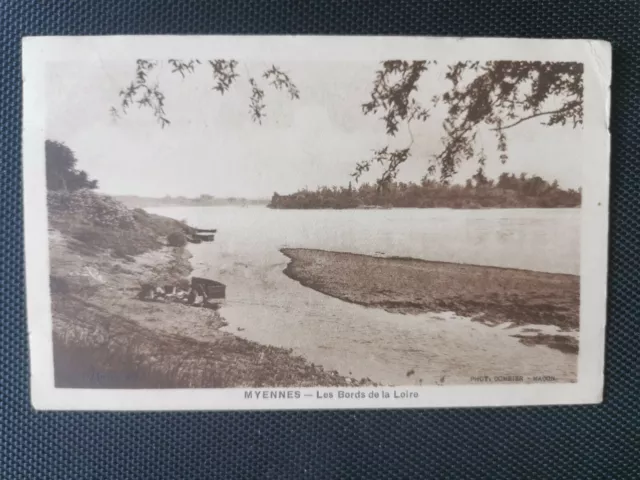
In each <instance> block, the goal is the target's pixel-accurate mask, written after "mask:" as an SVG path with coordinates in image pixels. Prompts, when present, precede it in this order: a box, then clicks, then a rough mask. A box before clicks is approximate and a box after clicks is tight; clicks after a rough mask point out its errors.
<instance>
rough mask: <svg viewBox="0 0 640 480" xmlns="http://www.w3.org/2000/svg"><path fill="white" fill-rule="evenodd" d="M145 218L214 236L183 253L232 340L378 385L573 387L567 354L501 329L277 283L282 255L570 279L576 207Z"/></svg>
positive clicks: (197, 213) (255, 210)
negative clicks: (285, 251) (537, 381)
mask: <svg viewBox="0 0 640 480" xmlns="http://www.w3.org/2000/svg"><path fill="white" fill-rule="evenodd" d="M147 210H148V211H150V212H152V213H157V214H161V215H166V216H169V217H173V218H176V219H179V220H184V221H186V222H187V223H189V224H190V225H193V226H196V227H203V228H217V229H218V233H217V235H216V239H215V242H213V243H203V244H199V245H191V246H190V249H191V251H192V253H193V254H194V258H193V263H194V268H195V272H194V273H195V274H197V275H203V276H208V277H211V278H214V279H217V280H219V281H221V282H223V283H225V284H226V285H227V301H226V304H225V305H224V307H223V308H222V315H223V316H224V317H225V319H226V320H227V321H228V322H229V326H228V327H225V328H226V330H228V331H229V332H231V333H233V334H235V335H239V336H242V337H244V338H247V339H250V340H253V341H257V342H259V343H263V344H271V345H277V346H282V347H287V348H292V349H293V350H294V352H295V353H297V354H301V355H303V356H305V357H306V358H307V359H308V360H309V361H310V362H313V363H316V364H319V365H322V366H323V367H324V368H325V369H328V370H334V369H335V370H337V371H338V372H339V373H341V374H343V375H348V376H353V377H356V378H362V377H368V378H371V379H372V380H374V381H376V382H381V383H385V384H393V385H400V384H405V385H406V384H425V385H426V384H434V383H438V382H442V381H444V382H446V383H447V384H448V383H468V382H469V377H470V376H480V375H490V376H494V375H524V376H526V375H553V376H555V377H556V378H557V379H558V380H559V381H562V380H565V381H571V380H575V375H576V356H575V355H569V354H564V353H561V352H559V351H557V350H552V349H550V348H548V347H545V346H525V345H523V344H522V343H520V342H519V341H518V340H517V339H516V338H513V337H512V336H510V335H511V334H512V333H513V331H507V330H508V329H507V328H506V326H499V327H488V326H486V325H483V324H481V323H478V322H472V321H470V320H469V319H466V318H463V317H458V316H456V315H454V314H452V313H444V314H420V315H402V314H394V313H389V312H386V311H384V310H380V309H373V308H366V307H363V306H360V305H355V304H350V303H347V302H344V301H341V300H339V299H336V298H332V297H329V296H326V295H324V294H322V293H319V292H316V291H314V290H312V289H309V288H306V287H303V286H302V285H300V284H299V283H298V282H296V281H294V280H292V279H290V278H288V277H287V276H286V275H284V273H282V271H283V269H284V268H285V267H286V265H287V262H288V259H287V258H286V257H285V256H284V255H282V254H281V253H280V252H279V250H280V249H281V248H283V247H292V248H318V249H325V250H335V251H343V252H352V253H363V254H370V255H385V256H387V255H388V256H392V255H394V256H395V255H397V256H407V257H414V258H421V259H425V260H437V261H446V262H459V263H469V264H476V265H490V266H499V267H511V268H522V269H528V270H537V271H544V272H554V273H569V274H579V251H580V248H579V238H580V237H579V232H580V210H579V209H503V210H449V209H390V210H304V211H302V210H271V209H268V208H266V207H262V206H250V207H244V208H243V207H158V208H148V209H147ZM552 330H553V329H552ZM547 331H548V329H547ZM408 373H410V375H409V376H407V374H408Z"/></svg>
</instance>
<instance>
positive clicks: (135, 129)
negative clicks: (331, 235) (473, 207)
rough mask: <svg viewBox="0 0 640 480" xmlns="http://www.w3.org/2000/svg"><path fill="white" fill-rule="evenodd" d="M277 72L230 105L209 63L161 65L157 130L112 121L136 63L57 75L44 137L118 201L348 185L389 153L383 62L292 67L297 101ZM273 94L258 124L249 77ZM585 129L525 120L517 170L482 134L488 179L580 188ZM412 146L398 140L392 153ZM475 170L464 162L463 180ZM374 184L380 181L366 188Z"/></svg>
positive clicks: (437, 81) (517, 141)
mask: <svg viewBox="0 0 640 480" xmlns="http://www.w3.org/2000/svg"><path fill="white" fill-rule="evenodd" d="M269 66H270V64H259V63H249V64H244V63H241V64H240V65H239V67H238V69H237V71H238V73H239V74H240V75H241V77H240V78H239V79H238V81H237V83H236V84H235V85H234V86H232V87H231V90H230V91H229V92H227V93H226V94H225V95H224V96H221V95H220V94H219V93H218V92H216V91H213V90H212V89H211V87H212V86H213V80H212V78H211V73H210V68H209V67H208V65H201V66H199V69H198V70H197V71H196V73H194V74H192V75H190V76H187V78H185V79H182V78H181V77H180V76H179V75H177V74H172V73H170V70H171V67H170V65H168V64H167V63H166V62H164V63H162V64H161V65H159V66H158V67H157V69H156V70H155V71H154V72H153V73H152V75H151V76H150V79H151V81H158V82H159V83H160V87H161V90H162V91H163V92H164V93H165V95H166V97H167V99H166V114H167V117H168V118H169V119H170V120H171V122H172V123H171V125H170V126H168V127H166V128H165V129H163V130H162V129H160V126H159V125H158V124H157V123H156V121H155V119H154V118H153V116H152V114H151V112H150V111H149V110H146V109H141V110H138V108H137V107H134V108H132V109H130V113H129V114H128V115H124V116H122V118H121V119H120V120H118V121H114V120H113V119H112V118H111V116H110V115H109V108H110V107H111V106H112V105H114V106H119V101H120V99H119V97H118V92H119V90H120V89H121V88H122V87H124V86H126V85H128V84H129V83H130V82H131V81H132V80H133V78H134V73H135V65H134V64H131V63H129V62H127V63H110V64H107V63H103V64H100V65H99V66H98V67H96V64H95V63H91V64H89V63H86V64H81V63H70V64H59V63H58V64H51V65H49V67H50V68H49V75H48V91H47V102H48V111H47V138H49V139H52V140H57V141H61V142H64V143H66V144H67V145H68V146H69V147H71V148H72V149H73V150H74V151H75V152H76V156H77V157H78V163H79V165H78V166H79V168H81V169H84V170H87V172H88V173H89V175H90V176H91V177H92V178H97V179H98V180H99V183H100V190H101V191H103V192H106V193H110V194H118V195H125V194H127V195H129V194H130V195H140V196H154V197H159V196H164V195H173V196H177V195H184V196H197V195H200V194H210V195H214V196H218V197H228V196H237V197H249V198H257V197H270V196H271V194H272V193H273V192H274V191H277V192H278V193H280V194H286V193H292V192H294V191H296V190H299V189H301V188H304V187H308V188H312V189H313V188H316V187H317V186H321V185H346V184H347V183H348V182H349V179H350V177H349V174H350V173H351V172H353V170H354V166H355V164H356V162H358V161H361V160H363V159H366V158H369V157H370V155H371V151H372V150H373V149H375V148H380V147H382V146H384V145H386V144H387V142H388V138H387V137H386V135H385V131H384V124H383V122H382V121H381V120H379V119H378V118H376V117H375V116H374V117H372V116H364V115H363V114H362V109H361V105H362V103H363V102H366V101H368V100H369V95H370V91H371V85H372V81H373V77H374V72H375V70H376V69H377V64H375V63H370V64H369V63H367V64H365V63H362V64H346V63H327V62H322V63H313V62H309V63H289V64H279V65H278V66H279V67H280V68H281V69H283V70H284V71H286V72H288V73H289V74H290V76H291V78H292V79H293V81H294V82H295V84H296V85H297V87H298V88H299V90H300V100H293V101H291V100H289V98H288V96H287V95H286V94H285V93H283V92H277V91H275V90H274V89H273V88H271V87H269V86H268V85H266V84H265V83H264V80H262V79H261V78H259V77H261V73H262V72H263V71H264V70H265V68H268V67H269ZM439 68H440V69H439V70H432V71H430V72H428V73H427V74H425V76H424V77H423V79H422V81H421V90H420V93H419V98H422V99H423V101H424V102H425V104H427V105H428V103H429V102H428V99H429V98H431V96H432V95H433V94H435V93H442V92H443V91H444V90H445V89H446V87H447V86H448V83H447V82H446V81H445V80H444V79H443V78H442V69H443V68H444V67H439ZM248 75H251V76H254V77H256V79H258V81H261V82H262V84H263V87H264V89H265V93H266V95H265V103H266V114H267V117H266V118H265V119H264V121H263V124H262V125H258V124H255V123H253V122H252V121H251V118H250V115H249V95H250V88H249V86H248V85H247V76H248ZM442 118H443V114H442V112H441V111H434V114H433V117H432V118H431V119H429V120H427V122H426V123H423V124H422V123H421V124H415V125H414V126H413V131H414V137H415V143H414V147H413V154H412V157H411V159H410V160H409V161H408V163H407V164H406V165H405V166H404V168H403V169H402V170H401V174H400V176H399V179H400V180H404V181H409V180H412V181H416V182H418V181H419V180H420V178H421V177H422V175H423V174H424V172H425V171H426V168H427V166H428V164H429V163H428V158H429V156H430V155H432V154H433V153H435V152H437V151H438V148H439V147H440V135H441V133H442V130H441V120H442ZM582 134H583V133H582V131H581V130H580V129H576V130H574V129H572V128H571V127H564V128H562V127H554V128H547V127H543V126H540V125H539V124H538V122H536V121H535V120H534V121H530V122H525V123H523V124H521V125H519V126H518V127H515V128H513V129H510V130H509V140H510V141H509V151H510V160H509V162H508V163H507V164H506V165H501V164H500V163H499V161H498V154H497V152H496V150H495V140H494V138H493V136H492V135H490V134H486V135H481V136H480V141H482V142H483V143H484V145H485V149H486V152H487V154H488V159H489V160H488V162H487V167H486V170H487V173H488V175H489V176H491V177H496V176H497V175H498V174H499V173H501V172H502V171H507V172H514V173H520V172H527V173H531V174H534V173H535V174H538V175H540V176H542V177H543V178H545V179H548V180H549V181H551V180H553V179H557V180H558V181H559V182H560V184H561V185H562V186H564V187H572V188H577V187H578V186H580V177H581V176H580V171H581V162H582V161H583V159H584V158H585V152H584V149H583V147H582V142H581V135H582ZM406 141H407V137H406V132H404V131H403V132H401V134H400V135H399V136H398V138H397V139H395V140H392V143H391V144H392V146H397V147H401V146H404V144H405V143H406ZM476 169H477V164H476V163H475V162H467V164H465V165H464V166H463V167H462V168H461V170H460V172H459V174H458V176H457V177H456V179H455V180H456V181H464V179H466V178H468V177H469V176H470V175H472V174H473V172H474V171H475V170H476ZM363 180H364V181H374V180H375V172H371V173H370V174H368V176H366V177H364V178H363Z"/></svg>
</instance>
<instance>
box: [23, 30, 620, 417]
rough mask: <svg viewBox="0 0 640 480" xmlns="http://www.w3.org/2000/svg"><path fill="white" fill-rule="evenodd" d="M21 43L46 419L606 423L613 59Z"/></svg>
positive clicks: (177, 40) (360, 48)
mask: <svg viewBox="0 0 640 480" xmlns="http://www.w3.org/2000/svg"><path fill="white" fill-rule="evenodd" d="M23 47H24V48H23V50H24V58H23V62H24V63H23V75H24V79H25V83H24V88H25V92H24V94H25V103H24V109H25V111H24V115H25V117H24V118H25V120H24V128H25V135H24V139H23V141H24V155H25V156H24V182H25V223H26V227H25V242H26V265H27V295H28V315H29V327H30V328H29V331H30V347H31V359H32V396H33V401H34V405H36V407H37V408H38V405H41V406H42V408H53V409H173V408H175V409H186V408H194V409H195V408H197V409H202V408H204V409H235V408H238V409H247V408H357V407H358V406H362V407H368V408H372V407H376V408H386V407H388V408H394V407H420V406H465V405H500V404H505V405H507V404H536V403H594V402H598V401H601V395H602V369H603V361H604V355H603V349H604V325H605V313H606V284H607V280H606V262H607V223H608V211H607V210H608V188H609V185H608V175H609V157H608V155H609V143H608V142H609V133H608V115H609V113H608V108H609V107H608V102H609V83H610V48H609V46H608V44H605V43H604V42H590V41H577V40H576V41H560V40H558V41H555V40H548V41H544V40H519V41H511V40H509V41H508V42H506V43H505V41H504V40H500V39H468V40H464V39H462V40H461V39H444V38H443V39H436V38H430V39H425V38H422V39H420V38H389V39H383V38H374V37H371V38H365V37H351V38H345V37H306V38H305V37H270V38H264V37H128V38H127V37H102V38H101V37H78V38H75V39H71V38H62V37H61V38H57V39H37V38H36V39H27V41H25V43H24V44H23ZM74 392H77V393H74ZM476 393H477V395H478V400H473V397H474V395H476ZM216 395H217V396H216ZM171 402H173V403H171Z"/></svg>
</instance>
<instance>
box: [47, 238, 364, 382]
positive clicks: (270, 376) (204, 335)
mask: <svg viewBox="0 0 640 480" xmlns="http://www.w3.org/2000/svg"><path fill="white" fill-rule="evenodd" d="M50 253H51V287H52V293H51V295H52V313H53V341H54V366H55V381H56V386H58V387H61V388H230V387H311V386H327V387H329V386H357V385H371V384H373V382H371V380H369V379H361V380H356V379H352V378H347V377H344V376H341V375H339V374H338V372H335V371H332V372H330V371H325V370H324V369H323V368H322V366H318V365H313V364H311V363H309V362H308V361H307V360H306V359H305V358H303V357H301V356H297V355H294V354H293V353H292V351H291V350H289V349H285V348H279V347H274V346H269V345H262V344H259V343H256V342H252V341H249V340H245V339H242V338H240V337H237V336H235V335H233V334H232V333H228V332H224V331H221V330H220V329H221V328H222V327H224V326H226V325H227V323H226V321H225V320H224V318H223V317H222V316H221V315H220V313H219V312H216V311H213V310H209V309H204V308H197V307H191V306H187V305H182V304H176V303H162V302H149V301H142V300H139V299H137V298H136V293H137V292H138V291H139V288H140V285H141V284H142V283H146V282H156V281H158V282H163V283H170V282H174V281H179V280H180V279H184V278H185V277H187V276H188V275H189V274H190V273H191V271H192V266H191V264H190V257H191V254H190V253H189V252H188V250H186V249H185V248H182V247H180V248H172V247H168V246H167V247H163V248H161V249H158V250H151V251H148V252H145V253H143V254H141V255H137V256H127V257H126V258H120V257H119V256H117V255H113V252H109V251H106V250H105V251H92V252H88V251H87V250H86V249H85V248H83V245H82V242H79V241H77V240H75V239H73V238H70V237H68V236H66V235H63V234H61V233H60V232H59V231H55V230H53V231H50Z"/></svg>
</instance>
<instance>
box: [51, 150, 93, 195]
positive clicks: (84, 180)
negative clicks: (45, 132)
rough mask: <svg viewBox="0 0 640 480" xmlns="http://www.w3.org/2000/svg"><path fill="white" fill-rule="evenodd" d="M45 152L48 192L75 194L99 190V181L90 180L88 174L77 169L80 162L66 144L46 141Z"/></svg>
mask: <svg viewBox="0 0 640 480" xmlns="http://www.w3.org/2000/svg"><path fill="white" fill-rule="evenodd" d="M44 151H45V159H46V164H47V165H46V172H47V190H66V191H69V192H74V191H76V190H80V189H85V188H86V189H95V188H98V181H97V180H90V179H89V175H88V174H87V172H85V171H84V170H78V169H77V168H76V165H77V163H78V160H77V159H76V156H75V154H74V153H73V151H72V150H71V149H70V148H69V147H67V146H66V145H65V144H64V143H61V142H56V141H53V140H46V141H45V143H44Z"/></svg>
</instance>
